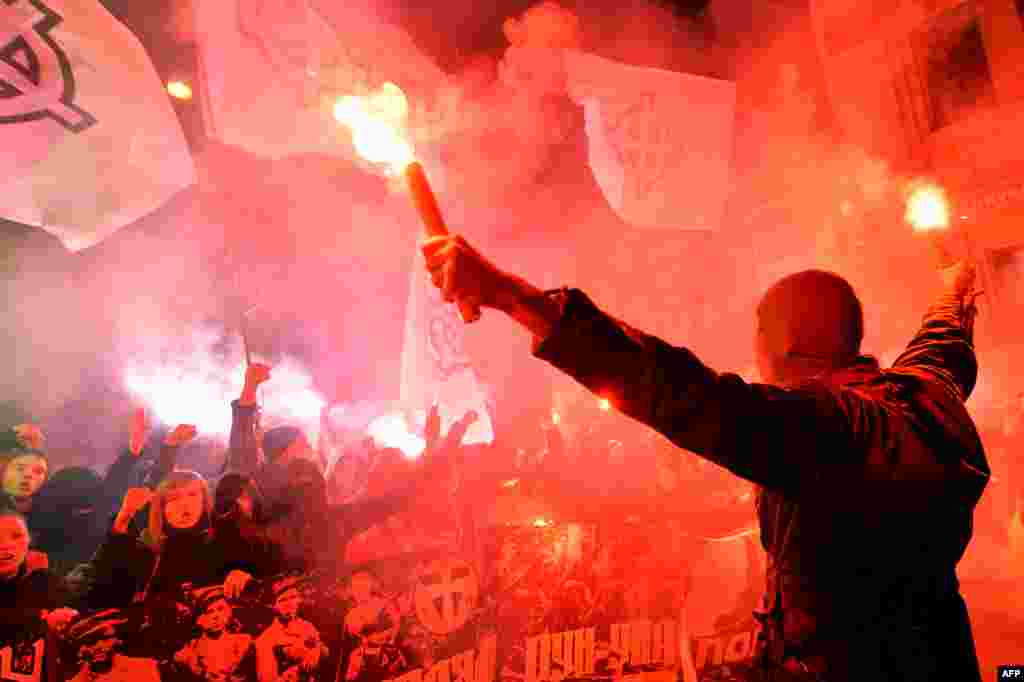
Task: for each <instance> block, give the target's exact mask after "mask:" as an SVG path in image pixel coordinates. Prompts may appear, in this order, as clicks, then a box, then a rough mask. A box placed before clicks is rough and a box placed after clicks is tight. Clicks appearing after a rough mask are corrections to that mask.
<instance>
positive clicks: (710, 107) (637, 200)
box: [565, 51, 736, 230]
mask: <svg viewBox="0 0 1024 682" xmlns="http://www.w3.org/2000/svg"><path fill="white" fill-rule="evenodd" d="M565 74H566V85H567V88H568V91H569V95H570V96H571V97H572V98H573V100H575V101H576V102H577V103H579V104H581V105H582V106H583V108H584V115H585V120H586V132H587V138H588V143H589V144H588V147H589V162H590V167H591V169H592V170H593V173H594V177H595V178H596V179H597V182H598V184H599V185H600V187H601V190H602V192H603V194H604V196H605V198H606V199H607V201H608V203H609V204H611V206H612V208H614V209H615V211H616V213H618V214H619V217H621V218H622V219H623V220H625V221H626V222H628V223H630V224H631V225H634V226H636V227H651V228H682V229H699V230H715V229H717V228H718V227H719V225H720V224H721V221H722V217H723V214H724V211H725V202H726V199H727V196H728V193H729V188H730V165H731V156H732V139H733V122H734V112H735V107H736V86H735V84H733V83H732V82H730V81H724V80H718V79H715V78H706V77H703V76H694V75H692V74H686V73H677V72H674V71H664V70H661V69H651V68H640V67H636V66H629V65H627V64H620V63H618V62H615V61H612V60H609V59H603V58H601V57H596V56H594V55H591V54H587V53H584V52H576V51H566V52H565Z"/></svg>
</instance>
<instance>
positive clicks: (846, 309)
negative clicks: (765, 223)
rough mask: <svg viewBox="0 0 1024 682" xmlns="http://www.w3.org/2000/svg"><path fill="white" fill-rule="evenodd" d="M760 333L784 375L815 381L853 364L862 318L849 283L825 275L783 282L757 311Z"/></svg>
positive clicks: (812, 273) (814, 272) (812, 274)
mask: <svg viewBox="0 0 1024 682" xmlns="http://www.w3.org/2000/svg"><path fill="white" fill-rule="evenodd" d="M757 318H758V327H759V330H760V333H761V336H762V339H763V341H764V343H765V348H766V350H767V351H768V354H769V356H770V357H771V359H772V360H773V362H776V363H778V366H779V367H782V368H784V370H788V371H784V372H783V374H792V373H793V372H796V373H799V374H807V375H813V374H815V373H818V372H821V371H826V370H829V369H835V368H838V367H842V366H844V365H847V364H850V363H851V362H853V360H855V359H856V358H857V356H858V354H859V353H860V343H861V340H862V339H863V337H864V313H863V310H862V308H861V304H860V299H858V298H857V294H856V293H855V292H854V290H853V287H851V286H850V284H849V282H847V281H846V280H845V279H843V278H842V277H840V276H839V275H836V274H834V273H831V272H826V271H824V270H804V271H803V272H798V273H796V274H793V275H789V276H787V277H783V278H782V279H781V280H779V281H778V282H776V283H775V284H774V285H772V286H771V288H769V289H768V291H767V292H765V294H764V296H763V297H762V298H761V302H760V303H759V304H758V306H757Z"/></svg>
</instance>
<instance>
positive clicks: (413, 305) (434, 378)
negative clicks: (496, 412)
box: [401, 249, 494, 444]
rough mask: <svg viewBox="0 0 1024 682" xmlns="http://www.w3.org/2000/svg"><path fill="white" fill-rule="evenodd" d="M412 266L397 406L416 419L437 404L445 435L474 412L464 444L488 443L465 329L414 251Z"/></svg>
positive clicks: (487, 421) (489, 429)
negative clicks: (413, 414)
mask: <svg viewBox="0 0 1024 682" xmlns="http://www.w3.org/2000/svg"><path fill="white" fill-rule="evenodd" d="M414 261H415V262H414V263H413V268H412V277H411V280H410V286H409V306H408V310H407V312H406V316H405V334H404V340H403V344H402V379H401V382H402V383H401V404H402V405H403V406H404V407H405V408H406V409H409V410H412V411H413V412H416V413H418V416H421V415H422V413H423V412H424V411H425V410H427V409H428V408H429V407H430V405H431V404H432V403H436V404H437V405H438V413H439V414H440V416H441V423H442V427H443V428H444V430H445V431H447V429H448V427H449V426H451V424H452V423H453V422H455V421H456V420H458V419H459V418H461V417H462V416H463V415H464V414H466V412H468V411H470V410H473V411H475V412H476V413H477V415H478V418H477V421H476V423H474V424H473V425H472V426H470V427H469V431H467V432H466V436H465V438H464V439H463V442H464V443H467V444H471V443H490V442H492V441H493V440H494V427H493V425H492V423H491V418H490V414H489V413H488V410H487V392H486V389H485V387H484V385H483V383H482V382H481V381H480V378H479V377H478V376H477V373H476V370H475V369H474V368H473V362H472V360H471V359H470V357H469V355H468V354H467V353H466V348H465V343H464V337H465V323H464V322H463V321H462V319H461V318H460V317H459V312H458V309H457V308H456V307H455V306H454V305H452V304H450V303H445V302H444V301H443V300H442V299H441V293H440V291H439V290H438V289H437V287H435V286H433V284H431V282H430V280H429V279H428V278H427V274H426V267H425V265H424V263H423V255H422V254H421V253H419V249H417V250H416V257H415V259H414Z"/></svg>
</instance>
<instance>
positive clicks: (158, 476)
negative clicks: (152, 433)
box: [142, 442, 181, 488]
mask: <svg viewBox="0 0 1024 682" xmlns="http://www.w3.org/2000/svg"><path fill="white" fill-rule="evenodd" d="M180 450H181V446H180V445H168V444H167V443H163V442H161V443H160V454H158V455H157V457H156V459H155V460H154V461H153V462H151V463H150V466H149V470H148V471H147V472H146V475H145V477H144V479H143V481H142V484H143V485H144V486H146V487H147V488H156V487H157V486H158V485H160V481H162V480H164V478H165V477H166V476H167V474H169V473H171V472H172V471H174V469H175V468H176V467H177V466H178V452H179V451H180Z"/></svg>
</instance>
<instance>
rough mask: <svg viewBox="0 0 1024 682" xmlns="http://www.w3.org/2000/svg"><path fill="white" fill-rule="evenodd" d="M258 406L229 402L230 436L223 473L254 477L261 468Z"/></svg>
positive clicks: (235, 401)
mask: <svg viewBox="0 0 1024 682" xmlns="http://www.w3.org/2000/svg"><path fill="white" fill-rule="evenodd" d="M259 424H260V408H259V406H258V405H241V404H239V402H238V401H237V400H233V401H232V402H231V436H230V438H229V440H228V456H227V460H226V461H225V462H224V472H225V473H235V474H242V475H243V476H252V477H255V476H256V475H257V474H258V473H259V471H260V470H261V469H262V468H263V462H264V458H263V448H262V447H261V445H260V439H259Z"/></svg>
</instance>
